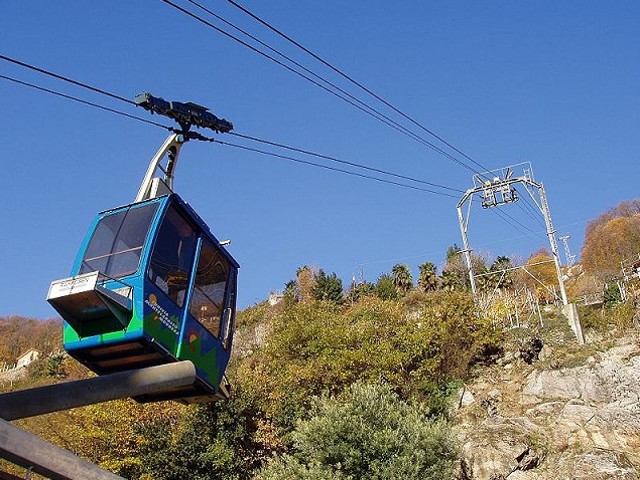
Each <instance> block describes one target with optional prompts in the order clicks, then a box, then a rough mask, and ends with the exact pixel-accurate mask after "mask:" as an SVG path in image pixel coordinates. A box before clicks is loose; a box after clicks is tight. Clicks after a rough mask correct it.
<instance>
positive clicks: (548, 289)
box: [520, 247, 558, 303]
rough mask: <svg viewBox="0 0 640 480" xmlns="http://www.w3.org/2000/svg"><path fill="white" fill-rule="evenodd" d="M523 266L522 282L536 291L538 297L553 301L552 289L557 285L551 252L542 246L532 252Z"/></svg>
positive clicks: (556, 275) (548, 301) (549, 301)
mask: <svg viewBox="0 0 640 480" xmlns="http://www.w3.org/2000/svg"><path fill="white" fill-rule="evenodd" d="M524 268H525V269H526V271H522V272H520V278H521V279H522V282H523V283H524V284H526V285H527V286H528V287H529V288H530V289H531V290H532V291H534V292H535V293H536V296H537V297H538V299H540V300H542V301H545V302H547V303H551V302H553V300H554V296H553V293H552V291H553V288H554V287H557V286H558V274H557V272H556V267H555V263H554V261H553V255H552V254H551V252H550V251H549V250H547V249H546V248H544V247H543V248H541V249H539V250H537V251H535V252H533V253H532V254H531V256H530V257H529V259H528V260H527V262H526V263H525V265H524ZM527 272H528V273H527ZM534 277H535V278H534Z"/></svg>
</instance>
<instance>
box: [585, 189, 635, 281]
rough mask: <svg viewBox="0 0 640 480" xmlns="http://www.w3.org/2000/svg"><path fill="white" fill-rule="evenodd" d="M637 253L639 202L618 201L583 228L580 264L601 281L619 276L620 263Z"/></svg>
mask: <svg viewBox="0 0 640 480" xmlns="http://www.w3.org/2000/svg"><path fill="white" fill-rule="evenodd" d="M638 253H640V200H632V201H626V202H622V203H620V204H619V205H617V206H616V207H614V208H612V209H611V210H608V211H606V212H604V213H603V214H601V215H600V216H599V217H598V218H596V219H595V220H592V221H591V222H589V224H588V225H587V230H586V234H585V242H584V247H583V248H582V264H583V267H584V269H585V271H586V272H588V273H591V274H593V275H595V276H597V277H598V278H600V279H601V280H603V281H607V280H610V279H611V278H613V277H615V276H618V275H620V266H621V262H623V261H625V260H626V261H628V260H631V259H633V258H637V255H638Z"/></svg>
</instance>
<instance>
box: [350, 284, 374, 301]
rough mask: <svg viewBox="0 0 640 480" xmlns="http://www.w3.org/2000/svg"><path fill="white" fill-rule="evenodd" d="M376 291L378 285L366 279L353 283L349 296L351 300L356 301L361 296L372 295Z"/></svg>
mask: <svg viewBox="0 0 640 480" xmlns="http://www.w3.org/2000/svg"><path fill="white" fill-rule="evenodd" d="M375 293H376V286H375V285H374V284H373V283H371V282H367V281H366V280H365V281H363V282H360V283H356V284H354V285H352V287H351V288H350V289H349V293H348V294H347V296H348V297H349V301H351V302H352V303H355V302H357V301H358V300H360V299H361V298H363V297H370V296H372V295H375Z"/></svg>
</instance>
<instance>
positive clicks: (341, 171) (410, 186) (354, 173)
mask: <svg viewBox="0 0 640 480" xmlns="http://www.w3.org/2000/svg"><path fill="white" fill-rule="evenodd" d="M214 142H215V143H217V144H219V145H224V146H227V147H234V148H239V149H241V150H246V151H249V152H254V153H259V154H261V155H269V156H272V157H276V158H281V159H283V160H290V161H292V162H296V163H301V164H304V165H310V166H314V167H318V168H324V169H326V170H331V171H334V172H340V173H345V174H347V175H354V176H356V177H361V178H366V179H368V180H375V181H377V182H382V183H387V184H390V185H396V186H398V187H403V188H411V189H413V190H419V191H421V192H427V193H432V194H434V195H442V196H444V197H451V198H458V197H456V196H455V195H451V194H449V193H444V192H438V191H435V190H429V189H428V188H421V187H416V186H414V185H408V184H406V183H400V182H394V181H392V180H385V179H383V178H378V177H372V176H371V175H365V174H363V173H357V172H351V171H349V170H343V169H341V168H336V167H330V166H328V165H322V164H320V163H314V162H309V161H307V160H301V159H299V158H294V157H291V156H289V155H282V154H279V153H274V152H269V151H266V150H261V149H259V148H253V147H247V146H246V145H239V144H237V143H230V142H225V141H224V140H217V139H216V140H214Z"/></svg>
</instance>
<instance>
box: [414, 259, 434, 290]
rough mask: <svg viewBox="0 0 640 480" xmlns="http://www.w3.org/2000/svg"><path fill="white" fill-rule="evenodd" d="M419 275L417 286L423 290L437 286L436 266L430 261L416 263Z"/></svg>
mask: <svg viewBox="0 0 640 480" xmlns="http://www.w3.org/2000/svg"><path fill="white" fill-rule="evenodd" d="M418 268H419V269H420V276H419V277H418V286H419V287H420V290H422V291H424V292H430V291H433V290H435V289H437V288H438V274H437V272H436V266H435V265H434V264H433V263H431V262H424V263H422V264H420V265H418Z"/></svg>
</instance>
